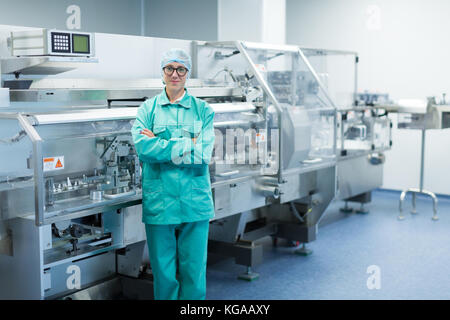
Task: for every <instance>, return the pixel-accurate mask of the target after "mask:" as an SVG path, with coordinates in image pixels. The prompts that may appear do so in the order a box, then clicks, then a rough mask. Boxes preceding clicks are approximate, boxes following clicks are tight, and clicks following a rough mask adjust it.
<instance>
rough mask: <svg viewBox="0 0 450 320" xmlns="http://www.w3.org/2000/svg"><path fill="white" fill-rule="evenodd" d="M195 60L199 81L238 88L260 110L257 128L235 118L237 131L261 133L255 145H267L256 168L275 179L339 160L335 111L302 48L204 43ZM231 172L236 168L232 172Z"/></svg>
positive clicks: (223, 133) (243, 43)
mask: <svg viewBox="0 0 450 320" xmlns="http://www.w3.org/2000/svg"><path fill="white" fill-rule="evenodd" d="M197 56H198V61H199V63H198V77H199V78H200V79H202V80H203V81H204V82H205V83H206V84H209V85H218V86H230V85H233V86H235V87H236V88H238V89H240V90H241V92H242V99H243V100H244V101H245V102H248V103H252V104H253V105H254V106H256V107H257V108H256V110H255V111H256V112H257V113H259V114H260V115H261V116H262V118H261V121H259V122H258V124H257V123H256V122H255V123H253V124H252V123H250V122H247V123H246V124H244V123H243V122H245V121H246V117H247V116H248V114H245V113H244V114H240V115H237V116H236V115H235V116H236V117H237V118H235V119H234V123H235V124H236V125H237V127H239V126H243V128H244V134H245V128H247V127H249V128H251V129H256V130H257V131H256V133H255V135H254V136H255V137H256V139H255V140H254V141H255V143H258V142H262V141H264V144H263V145H261V146H263V147H264V149H262V150H261V149H258V151H259V153H258V154H260V155H261V156H260V157H258V159H259V162H258V163H257V166H253V169H258V171H259V172H261V171H262V172H263V173H264V174H276V173H278V172H279V171H280V169H281V171H283V170H288V169H298V168H303V169H304V170H307V168H308V167H311V168H313V167H314V166H317V164H326V163H333V162H334V161H335V153H336V145H335V127H336V123H335V111H336V109H335V107H334V104H333V102H332V100H331V98H330V97H329V96H328V94H327V92H326V89H325V87H324V86H323V85H322V83H321V81H320V79H319V78H318V77H317V75H316V74H315V72H314V70H313V68H312V67H311V65H310V64H309V62H308V61H307V59H306V57H305V56H304V55H303V54H302V52H301V51H300V50H299V49H298V47H294V46H268V45H264V44H256V43H247V42H224V43H206V44H205V45H202V46H199V47H198V54H197ZM200 62H201V63H200ZM219 117H222V116H218V115H217V113H216V118H217V119H219ZM264 119H265V120H266V121H265V122H264V121H263V120H264ZM215 121H216V119H215ZM238 122H240V124H239V125H238ZM258 129H260V131H261V132H259V131H258ZM219 130H223V129H219ZM225 133H226V130H224V131H222V135H225ZM259 133H260V134H259ZM216 137H217V135H216ZM216 143H217V142H216ZM226 143H229V141H228V142H225V144H226ZM244 149H245V150H251V148H249V147H245V148H244ZM225 156H226V157H227V156H228V157H229V156H230V155H229V154H227V153H225ZM280 164H282V165H281V166H280ZM258 166H259V167H258ZM233 168H236V165H232V166H231V167H230V168H228V169H229V170H230V171H232V170H231V169H233ZM247 168H248V166H247ZM237 170H238V169H237ZM244 170H245V169H244Z"/></svg>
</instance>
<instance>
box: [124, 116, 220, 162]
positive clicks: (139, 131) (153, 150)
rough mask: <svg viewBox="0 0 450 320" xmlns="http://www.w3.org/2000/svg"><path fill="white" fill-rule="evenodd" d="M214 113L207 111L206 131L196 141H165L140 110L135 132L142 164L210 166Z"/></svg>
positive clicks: (134, 138) (186, 139) (175, 139)
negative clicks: (152, 128) (151, 127)
mask: <svg viewBox="0 0 450 320" xmlns="http://www.w3.org/2000/svg"><path fill="white" fill-rule="evenodd" d="M213 118H214V112H213V111H212V109H210V108H208V109H207V114H206V116H205V119H203V127H202V129H201V131H200V134H199V135H198V136H197V137H195V138H187V137H180V138H171V139H168V140H166V139H163V138H160V137H158V136H155V134H154V133H153V132H152V131H151V130H150V129H148V127H149V126H148V125H147V121H146V111H145V109H144V108H139V110H138V114H137V117H136V121H135V123H134V125H133V128H132V130H131V132H132V135H133V141H134V145H135V148H136V152H137V153H138V155H139V158H140V159H141V161H145V162H149V163H164V162H171V163H173V164H175V165H179V166H195V165H204V164H209V162H210V160H211V155H212V150H213V147H214V126H213Z"/></svg>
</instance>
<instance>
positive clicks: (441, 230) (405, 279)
mask: <svg viewBox="0 0 450 320" xmlns="http://www.w3.org/2000/svg"><path fill="white" fill-rule="evenodd" d="M398 203H399V193H397V192H391V191H383V190H377V191H375V192H373V194H372V202H371V203H369V204H368V205H367V208H368V209H369V210H370V213H368V214H365V215H360V214H355V213H351V214H344V213H341V212H339V208H340V207H342V206H343V203H342V202H333V203H332V204H331V205H330V206H329V207H328V209H327V210H326V212H325V213H324V216H323V219H322V220H321V222H320V224H319V233H318V235H317V240H316V241H314V242H312V243H310V244H309V245H308V248H310V249H312V250H313V254H312V255H310V256H306V257H304V256H299V255H296V254H294V253H293V251H294V250H295V248H293V247H288V246H287V245H285V243H284V242H280V244H279V246H277V247H273V246H272V241H271V239H270V238H265V239H263V243H264V259H263V263H262V264H261V265H259V266H257V267H256V268H255V270H254V271H256V272H258V273H259V275H260V277H259V279H258V280H255V281H253V282H246V281H242V280H237V275H238V274H240V273H242V272H244V271H245V268H244V267H243V266H239V265H236V264H235V263H234V261H233V259H222V260H219V261H213V262H210V263H209V265H208V271H207V299H258V300H260V299H261V300H264V299H300V300H303V299H450V199H449V198H439V204H438V215H439V220H438V221H432V220H431V217H432V203H431V200H430V199H429V198H426V197H418V199H417V211H418V214H417V215H411V214H410V213H409V209H410V207H411V204H410V201H407V202H405V204H406V208H405V209H406V210H405V215H406V219H405V220H403V221H398V220H397V216H398ZM353 206H354V207H358V206H357V205H356V204H353ZM211 260H212V259H211ZM369 266H376V267H377V268H378V270H379V278H378V279H379V280H380V281H379V284H380V289H369V288H368V285H367V282H368V279H369V277H371V279H373V277H374V274H372V273H368V272H367V269H368V268H369ZM369 282H370V281H369ZM371 283H373V282H371Z"/></svg>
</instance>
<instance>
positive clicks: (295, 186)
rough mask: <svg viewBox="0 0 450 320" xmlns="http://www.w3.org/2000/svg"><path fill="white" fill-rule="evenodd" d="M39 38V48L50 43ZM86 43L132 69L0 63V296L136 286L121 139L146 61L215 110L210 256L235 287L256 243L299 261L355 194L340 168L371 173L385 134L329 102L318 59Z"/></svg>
mask: <svg viewBox="0 0 450 320" xmlns="http://www.w3.org/2000/svg"><path fill="white" fill-rule="evenodd" d="M42 32H43V34H44V35H45V34H47V39H48V34H49V33H48V32H49V31H45V30H44V31H41V33H40V34H42ZM46 32H47V33H46ZM50 35H51V33H50ZM51 36H52V35H51ZM73 36H74V35H72V37H73ZM44 38H45V36H44ZM91 38H96V39H97V40H99V41H92V42H90V43H92V44H95V43H102V45H105V46H108V48H103V49H104V50H102V52H108V53H111V54H113V53H118V54H119V55H120V50H121V48H122V47H124V45H123V41H127V46H126V47H127V52H136V57H133V59H132V60H130V61H127V65H126V74H123V71H120V70H119V69H120V66H117V65H114V67H113V66H112V65H111V62H110V61H114V59H112V60H111V59H109V60H108V59H105V60H107V61H104V60H103V59H102V58H104V57H94V56H90V55H89V56H86V57H73V56H72V57H71V56H69V57H64V56H63V57H61V56H58V57H54V56H52V55H51V54H49V52H46V53H47V55H44V56H42V57H39V59H41V60H34V59H36V58H37V57H34V56H33V57H31V56H29V57H16V56H9V57H4V58H2V61H1V68H2V71H1V72H2V73H3V86H4V88H3V89H7V90H8V93H9V99H10V101H9V103H8V105H9V106H8V107H6V108H3V109H2V112H0V150H1V151H0V152H1V154H2V155H3V154H5V155H8V156H6V157H2V158H1V160H0V200H1V205H0V214H1V219H0V250H1V254H0V271H1V272H0V282H1V283H2V286H1V287H0V297H2V298H32V299H49V298H65V297H74V295H76V294H80V292H88V291H89V288H93V287H95V285H96V284H98V283H105V281H110V279H114V278H115V277H117V276H126V277H133V278H136V277H138V276H139V273H140V272H139V271H140V267H141V264H142V259H143V258H142V252H143V251H145V250H144V245H145V241H144V240H145V232H144V225H143V224H142V223H141V220H140V219H141V201H142V200H141V199H142V189H141V180H140V178H141V176H140V165H139V161H138V160H139V159H138V157H137V155H136V152H135V150H134V146H133V144H132V140H131V136H130V129H131V126H132V124H133V121H134V117H135V116H136V111H137V106H139V105H140V103H142V101H145V100H146V99H148V98H149V97H152V96H154V95H156V94H158V93H160V92H161V90H162V88H163V84H162V82H161V80H160V70H159V58H160V56H161V54H162V53H163V52H164V51H166V50H167V49H169V48H171V47H179V48H183V49H185V50H186V51H188V52H190V53H191V56H192V58H193V70H192V71H191V72H192V74H191V77H190V79H189V80H188V82H187V89H188V90H189V92H190V93H191V94H192V95H194V96H197V97H199V98H202V99H204V100H206V101H208V102H209V104H210V105H211V107H212V108H213V109H214V111H215V119H214V128H215V134H216V140H215V141H216V142H215V147H214V152H213V159H212V161H211V164H210V167H209V169H210V173H211V180H212V181H211V186H212V190H213V198H214V205H215V212H216V215H215V217H214V218H213V219H212V220H211V223H210V235H209V239H210V240H209V251H210V252H214V253H217V254H220V255H225V256H230V257H234V258H235V259H236V263H238V264H240V265H243V266H246V267H247V269H246V272H244V273H243V274H242V275H241V276H240V277H241V278H242V279H246V280H252V279H254V278H256V277H258V275H257V274H256V273H254V272H253V270H252V268H253V267H254V266H256V265H257V264H259V263H260V262H261V261H262V245H261V244H260V243H259V242H257V240H259V239H261V238H263V237H267V236H271V237H273V238H274V239H278V238H284V239H288V240H290V241H297V242H300V243H302V244H303V247H302V248H300V249H298V250H297V251H296V252H297V253H299V254H303V255H307V254H309V253H310V251H309V250H308V249H306V247H305V246H304V244H305V243H308V242H311V241H314V240H315V239H316V235H317V226H318V223H319V221H320V219H321V217H322V216H323V213H324V211H325V209H326V208H327V206H328V205H329V203H330V202H331V201H332V200H333V199H335V197H336V192H337V190H338V191H339V190H343V189H345V188H344V187H343V186H350V187H351V188H350V187H349V188H347V189H345V190H349V192H347V193H346V194H345V198H342V199H347V198H349V197H352V196H354V195H358V194H359V193H361V192H366V191H368V189H367V188H366V189H358V188H353V187H352V183H355V182H354V181H352V180H351V179H350V176H347V175H346V174H342V177H343V178H341V175H340V174H339V170H343V171H341V172H345V168H344V166H342V168H344V169H339V168H340V167H339V166H340V165H341V163H344V161H346V160H347V159H348V160H349V161H353V159H359V160H358V161H361V163H363V164H364V165H367V163H368V164H369V165H374V164H375V165H380V163H376V162H377V161H378V160H379V158H377V157H376V156H373V154H374V153H377V152H380V151H381V150H382V148H384V147H386V146H385V144H384V143H385V141H386V139H387V138H386V136H382V137H381V136H379V135H378V134H375V132H378V131H380V130H381V131H383V132H384V131H385V130H387V129H386V127H387V128H389V124H388V123H387V122H386V121H387V120H386V119H385V118H383V117H382V115H381V114H380V113H378V111H374V110H375V109H373V108H361V107H356V106H354V105H353V102H354V100H353V97H354V96H352V99H351V100H350V101H351V102H350V103H349V104H344V105H342V106H339V105H338V104H337V103H336V99H335V98H334V97H333V96H332V91H331V90H330V89H329V84H330V83H329V82H327V81H326V78H325V77H324V76H323V74H324V73H323V72H322V73H318V72H317V71H316V67H315V66H313V64H312V63H311V61H312V60H311V59H312V58H313V57H314V56H316V55H317V51H313V50H311V51H309V50H306V49H305V48H300V47H298V46H289V45H276V46H275V45H268V44H260V43H250V42H242V41H230V42H204V41H188V40H171V39H158V38H148V37H129V36H127V37H124V36H119V35H117V36H111V35H104V34H95V35H93V36H91ZM10 43H11V41H10ZM134 46H135V47H134ZM72 47H73V46H72ZM90 48H91V49H92V50H93V51H92V52H95V48H93V47H92V46H91V47H90ZM71 50H72V49H71ZM141 51H145V54H143V55H139V52H141ZM98 52H100V50H98ZM44 54H45V53H44ZM149 56H150V57H152V59H149V58H148V57H149ZM321 57H323V55H321ZM54 58H60V59H65V60H64V62H61V63H62V64H60V63H57V62H56V61H53V60H51V59H54ZM75 58H76V59H81V60H76V61H74V60H72V59H75ZM17 59H22V60H20V61H19V60H17ZM49 59H50V60H49ZM108 61H109V62H108ZM17 62H20V63H17ZM58 62H60V61H58ZM77 63H78V64H77ZM77 66H85V67H86V69H85V71H81V67H80V70H77V69H78V68H77ZM74 68H75V70H74ZM114 68H117V70H118V71H117V73H116V74H111V72H112V71H114V70H116V69H114ZM70 70H72V71H70ZM111 70H112V71H111ZM142 70H144V71H142ZM67 71H70V72H72V74H75V75H76V76H75V77H72V78H71V77H70V76H69V75H68V74H69V72H67ZM77 72H78V73H77ZM83 72H84V73H83ZM36 74H37V75H38V76H36ZM135 74H138V75H139V77H138V78H137V79H130V77H132V76H134V75H135ZM29 75H33V76H29ZM39 75H43V76H39ZM104 75H107V76H104ZM96 76H98V78H96ZM88 78H89V79H88ZM343 114H346V115H347V118H345V117H344V116H343ZM387 137H389V135H387ZM352 142H358V143H359V144H358V145H357V147H355V146H354V145H352ZM372 146H375V147H372ZM361 150H362V151H361ZM344 151H347V152H346V153H345V152H344ZM357 151H358V152H357ZM359 151H361V152H359ZM377 159H378V160H377ZM350 166H351V164H350ZM376 174H379V171H377V172H376ZM379 178H380V177H377V179H379ZM338 179H339V180H338ZM338 181H339V189H337V184H338ZM377 181H378V180H377ZM361 190H362V191H361ZM342 194H343V193H342ZM342 197H344V195H342ZM77 274H78V275H80V274H81V278H80V277H78V278H77V276H76V275H77ZM77 279H78V280H77ZM80 279H81V280H80ZM3 284H6V285H3ZM7 288H8V289H7ZM10 288H13V289H10Z"/></svg>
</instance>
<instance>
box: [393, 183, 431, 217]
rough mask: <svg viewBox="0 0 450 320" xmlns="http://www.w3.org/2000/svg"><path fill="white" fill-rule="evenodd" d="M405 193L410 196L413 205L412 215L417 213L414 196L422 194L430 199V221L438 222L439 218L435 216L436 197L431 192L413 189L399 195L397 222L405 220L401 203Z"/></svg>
mask: <svg viewBox="0 0 450 320" xmlns="http://www.w3.org/2000/svg"><path fill="white" fill-rule="evenodd" d="M407 193H411V194H412V205H413V208H412V210H411V213H412V214H417V212H416V194H424V195H427V196H429V197H431V199H432V200H433V217H432V218H431V220H433V221H437V220H439V217H438V215H437V204H438V199H437V197H436V195H435V194H434V193H433V192H431V191H427V190H423V189H414V188H410V189H407V190H405V191H403V192H402V193H401V195H400V202H399V212H400V214H399V216H398V217H397V219H398V220H404V219H405V216H404V215H403V201H405V197H406V194H407Z"/></svg>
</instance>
